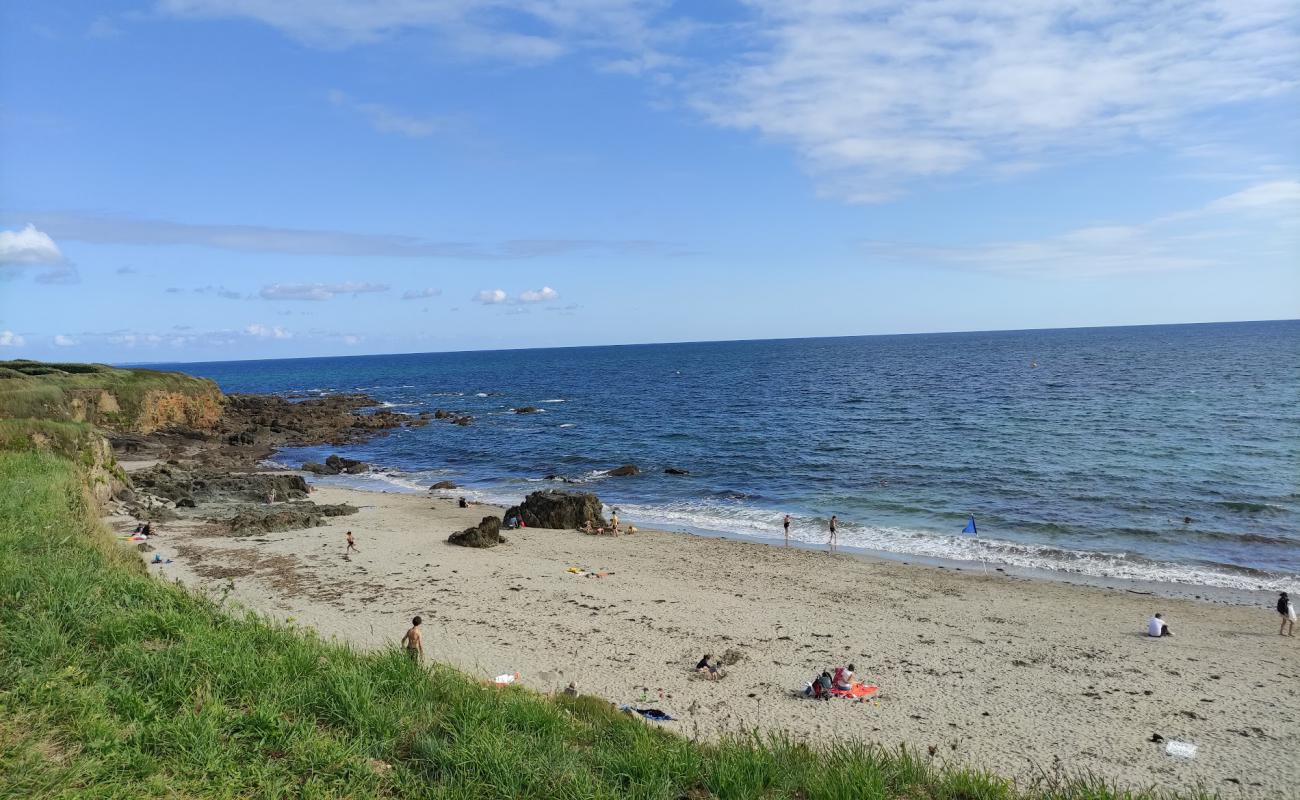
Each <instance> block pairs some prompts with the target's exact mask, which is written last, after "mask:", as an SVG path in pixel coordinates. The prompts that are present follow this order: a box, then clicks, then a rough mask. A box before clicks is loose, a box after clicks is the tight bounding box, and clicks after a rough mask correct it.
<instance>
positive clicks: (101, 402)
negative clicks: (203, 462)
mask: <svg viewBox="0 0 1300 800" xmlns="http://www.w3.org/2000/svg"><path fill="white" fill-rule="evenodd" d="M221 408H222V396H221V391H220V390H219V389H218V388H217V385H216V384H215V383H213V382H212V381H210V380H206V379H204V378H195V377H191V376H189V375H182V374H180V373H178V372H159V371H157V370H150V369H121V368H118V367H110V366H106V365H103V364H47V363H42V362H38V361H0V419H37V420H49V421H56V422H85V423H89V424H91V425H95V426H98V427H101V428H107V429H109V430H113V431H120V432H129V433H152V432H153V431H155V430H158V429H159V428H165V427H168V426H172V425H183V426H185V427H188V428H194V429H199V430H204V429H210V428H212V427H213V426H215V425H216V423H217V420H218V419H220V417H221Z"/></svg>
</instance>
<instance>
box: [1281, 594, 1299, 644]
mask: <svg viewBox="0 0 1300 800" xmlns="http://www.w3.org/2000/svg"><path fill="white" fill-rule="evenodd" d="M1277 613H1278V614H1280V615H1281V616H1282V627H1280V628H1278V629H1277V635H1278V636H1295V606H1293V605H1292V604H1291V598H1290V597H1289V596H1287V593H1286V592H1282V594H1280V595H1278V598H1277ZM1287 628H1290V629H1291V630H1290V632H1289V633H1288V632H1287Z"/></svg>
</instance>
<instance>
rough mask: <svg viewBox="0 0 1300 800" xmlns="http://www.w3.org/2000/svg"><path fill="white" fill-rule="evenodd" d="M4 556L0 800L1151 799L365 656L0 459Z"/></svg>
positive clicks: (63, 481)
mask: <svg viewBox="0 0 1300 800" xmlns="http://www.w3.org/2000/svg"><path fill="white" fill-rule="evenodd" d="M0 554H3V558H0V798H20V797H21V798H26V797H41V798H73V797H76V798H82V797H85V798H90V797H94V798H151V797H158V798H163V797H166V798H244V797H256V798H335V797H336V798H343V797H347V798H542V797H558V798H706V797H716V798H804V799H806V800H813V799H814V798H907V799H908V800H985V799H989V800H992V799H994V798H1006V799H1007V800H1011V799H1012V798H1027V797H1033V798H1061V799H1062V800H1067V799H1068V800H1084V799H1085V798H1088V799H1090V800H1091V799H1092V798H1096V800H1103V799H1104V800H1110V798H1116V797H1130V796H1132V797H1137V796H1146V795H1127V794H1123V793H1117V792H1114V791H1112V790H1111V789H1109V788H1108V787H1106V786H1104V785H1102V784H1095V783H1088V782H1074V783H1070V784H1068V785H1064V786H1059V787H1056V788H1049V789H1043V790H1037V791H1035V792H1033V793H1028V794H1025V793H1017V792H1016V791H1014V790H1013V788H1012V787H1011V786H1010V785H1009V784H1008V783H1007V782H1005V781H1003V780H1000V779H998V778H996V777H993V776H989V775H983V774H978V773H974V772H969V771H958V770H945V769H941V768H938V767H936V766H934V765H933V764H932V763H931V762H930V761H929V759H928V758H926V757H925V756H924V755H921V756H918V755H916V754H913V753H911V752H898V751H888V752H887V751H883V750H880V749H875V748H869V747H861V746H854V745H851V744H848V743H842V744H839V745H838V746H834V747H831V748H829V749H826V750H818V751H816V752H814V751H812V750H809V749H808V748H806V747H804V746H800V745H796V744H791V743H788V742H785V741H782V740H780V739H776V738H773V739H767V740H758V739H750V740H732V741H727V742H724V743H721V744H718V745H703V744H696V743H693V742H690V741H688V740H686V739H684V738H681V737H679V736H676V735H673V734H670V733H667V732H664V731H661V730H658V729H656V728H653V727H651V726H649V725H647V724H645V723H643V722H641V721H640V720H638V719H633V718H630V717H627V716H625V715H622V714H619V713H618V712H616V711H613V710H611V709H610V707H609V705H608V704H607V703H605V702H603V701H600V700H597V699H595V698H566V697H556V698H550V697H546V696H542V695H538V694H534V693H531V692H529V691H527V690H523V689H518V688H510V689H505V690H502V689H497V688H495V687H486V686H483V685H481V684H479V683H478V682H476V681H473V680H471V679H470V678H468V677H467V676H465V675H463V674H461V673H459V672H457V671H455V670H453V669H450V668H448V667H443V666H435V667H433V668H432V669H431V670H427V671H426V670H421V669H420V668H418V667H416V666H415V665H413V664H411V663H409V662H408V661H407V660H406V659H405V658H403V657H402V656H401V655H400V654H398V653H397V652H396V651H390V652H381V653H359V652H356V651H353V650H351V649H348V648H345V647H342V646H339V645H336V644H333V643H329V642H325V641H322V640H320V639H319V638H317V637H316V636H314V635H313V634H312V632H311V631H302V630H295V629H292V628H290V627H287V626H284V625H278V624H274V623H271V622H269V621H267V620H264V619H261V618H258V617H256V616H253V615H250V614H240V613H234V612H231V611H229V610H226V609H223V608H222V607H221V606H220V605H219V604H218V603H216V602H214V601H212V600H209V599H205V598H202V597H199V596H196V595H193V594H190V593H188V592H186V591H184V590H182V589H181V588H179V587H177V586H175V585H171V584H167V583H163V582H161V581H158V580H154V579H153V578H151V577H149V576H148V575H146V574H145V573H144V570H143V568H142V566H141V564H140V561H139V559H138V556H137V554H135V553H134V552H133V551H130V550H126V549H124V548H121V547H120V546H119V545H117V544H116V543H115V542H114V541H112V540H111V538H110V537H109V535H108V534H107V532H106V531H105V530H104V529H103V528H102V526H101V525H100V524H99V522H98V521H97V520H96V518H95V513H94V509H93V508H91V506H90V505H89V503H88V501H87V495H86V492H85V489H84V485H83V477H82V474H81V472H80V470H79V468H78V467H77V466H76V465H75V464H73V463H72V462H69V461H67V460H66V459H62V458H59V457H57V456H54V455H51V454H48V453H41V452H0ZM372 759H373V761H372ZM380 762H382V763H380ZM376 765H378V766H376Z"/></svg>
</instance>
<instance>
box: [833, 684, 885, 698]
mask: <svg viewBox="0 0 1300 800" xmlns="http://www.w3.org/2000/svg"><path fill="white" fill-rule="evenodd" d="M878 691H880V687H879V686H872V685H870V684H867V683H855V684H853V686H852V687H850V688H848V689H831V694H832V695H834V696H835V697H855V698H856V697H870V696H871V695H873V694H875V693H876V692H878Z"/></svg>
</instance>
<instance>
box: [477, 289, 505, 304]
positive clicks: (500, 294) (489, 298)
mask: <svg viewBox="0 0 1300 800" xmlns="http://www.w3.org/2000/svg"><path fill="white" fill-rule="evenodd" d="M506 299H507V295H506V290H505V289H483V290H481V291H480V292H479V293H478V294H476V295H474V302H476V303H482V304H484V305H497V304H499V303H504V302H506Z"/></svg>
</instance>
